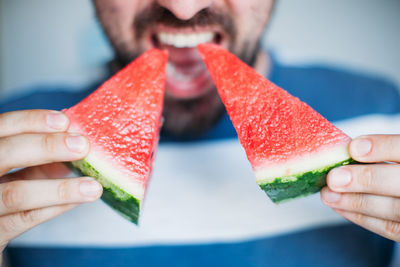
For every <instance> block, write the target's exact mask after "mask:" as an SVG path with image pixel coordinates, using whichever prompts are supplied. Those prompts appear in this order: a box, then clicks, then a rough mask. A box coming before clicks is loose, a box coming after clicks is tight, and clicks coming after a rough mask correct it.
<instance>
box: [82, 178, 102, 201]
mask: <svg viewBox="0 0 400 267" xmlns="http://www.w3.org/2000/svg"><path fill="white" fill-rule="evenodd" d="M79 191H80V192H81V194H82V195H84V196H86V197H97V196H98V195H99V194H100V192H101V185H100V184H99V183H98V182H96V181H95V180H94V179H92V178H88V179H87V180H85V181H83V182H81V183H80V185H79Z"/></svg>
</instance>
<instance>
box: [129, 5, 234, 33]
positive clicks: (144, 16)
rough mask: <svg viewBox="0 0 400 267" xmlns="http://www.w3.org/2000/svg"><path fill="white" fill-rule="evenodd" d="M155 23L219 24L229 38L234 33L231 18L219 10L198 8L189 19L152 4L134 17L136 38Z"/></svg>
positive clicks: (178, 24) (184, 24)
mask: <svg viewBox="0 0 400 267" xmlns="http://www.w3.org/2000/svg"><path fill="white" fill-rule="evenodd" d="M157 24H162V25H165V26H170V27H174V28H188V27H191V28H195V27H204V26H214V25H219V26H221V27H222V29H223V30H224V31H225V32H226V33H227V34H228V36H229V37H230V38H234V36H235V33H236V30H235V27H234V23H233V19H232V18H231V17H230V16H229V15H227V14H224V13H222V12H220V11H217V10H214V9H211V8H205V9H202V10H200V11H199V12H198V13H196V14H195V15H194V16H193V17H192V18H191V19H189V20H180V19H178V18H177V17H176V16H175V15H174V14H173V13H172V12H171V11H169V10H168V9H166V8H164V7H162V6H160V5H158V4H153V5H151V6H149V7H147V8H146V9H145V10H143V11H142V12H140V14H138V16H137V17H136V18H135V20H134V27H135V30H136V38H137V39H140V38H141V37H142V36H143V34H144V33H145V32H146V30H147V29H148V28H150V27H152V26H154V25H157Z"/></svg>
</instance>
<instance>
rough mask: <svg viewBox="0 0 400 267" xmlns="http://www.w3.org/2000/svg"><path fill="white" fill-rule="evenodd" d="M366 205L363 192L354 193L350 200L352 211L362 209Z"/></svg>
mask: <svg viewBox="0 0 400 267" xmlns="http://www.w3.org/2000/svg"><path fill="white" fill-rule="evenodd" d="M367 206H368V203H367V199H366V198H365V196H364V195H363V194H354V196H353V197H352V201H351V209H352V210H354V211H362V210H363V209H364V208H365V207H367Z"/></svg>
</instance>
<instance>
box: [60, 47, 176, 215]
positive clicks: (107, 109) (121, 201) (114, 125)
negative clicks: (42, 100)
mask: <svg viewBox="0 0 400 267" xmlns="http://www.w3.org/2000/svg"><path fill="white" fill-rule="evenodd" d="M167 57H168V56H167V53H166V52H163V51H161V50H157V49H152V50H149V51H147V52H146V53H144V54H143V55H141V56H140V57H138V58H137V59H136V60H135V61H134V62H132V63H130V64H129V65H127V66H126V67H125V68H124V69H122V70H121V71H120V72H118V73H117V74H115V75H114V76H113V77H111V78H110V79H109V80H108V81H106V82H105V83H104V84H103V85H101V86H100V87H99V88H98V89H97V90H96V91H95V92H94V93H92V94H91V95H90V96H88V97H87V98H85V99H84V100H83V101H82V102H80V103H78V104H77V105H75V106H73V107H71V108H69V109H68V110H65V111H64V112H65V114H67V116H68V117H69V119H70V121H71V126H70V129H69V131H70V132H75V133H80V134H83V135H85V136H87V138H88V139H89V141H90V146H91V149H90V152H89V154H88V156H87V157H86V158H85V159H83V160H80V161H77V162H73V163H72V164H73V165H74V167H76V168H78V169H79V170H80V171H81V172H82V173H83V174H85V175H89V176H92V177H94V178H96V179H98V180H99V182H100V183H101V184H102V185H103V188H104V190H103V192H104V193H103V196H102V199H103V200H104V201H105V202H106V203H107V204H109V205H110V206H111V207H113V208H114V209H116V210H117V211H118V212H119V213H121V214H122V215H123V216H124V217H126V218H128V219H129V220H131V221H132V222H134V223H137V222H138V216H139V210H140V204H141V202H142V200H143V198H144V194H145V190H146V187H147V183H148V182H149V178H150V173H151V169H152V162H153V154H154V151H155V150H156V147H157V143H158V136H159V130H160V127H161V125H160V122H161V113H162V107H163V97H164V87H165V68H166V63H167Z"/></svg>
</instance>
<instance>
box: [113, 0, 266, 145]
mask: <svg viewBox="0 0 400 267" xmlns="http://www.w3.org/2000/svg"><path fill="white" fill-rule="evenodd" d="M154 25H165V26H171V27H175V28H188V27H193V28H195V27H196V26H199V27H202V26H213V25H219V26H221V27H222V29H223V30H224V31H225V33H226V34H227V37H228V39H229V50H230V51H231V52H233V53H234V54H235V55H236V56H237V57H239V58H240V59H241V60H242V61H244V62H245V63H247V64H248V65H250V66H254V64H255V61H256V58H257V55H258V52H259V50H260V45H259V43H260V40H259V39H258V40H257V41H256V42H255V43H254V42H248V41H244V42H243V44H241V45H240V47H242V49H241V50H240V51H235V49H234V47H235V45H236V38H235V37H236V29H235V26H234V23H233V19H232V17H231V16H230V15H229V14H226V13H223V12H220V11H216V10H212V9H211V8H207V9H203V10H201V11H200V12H198V13H197V14H196V15H195V16H194V17H193V18H191V19H190V20H186V21H182V20H179V19H177V18H176V17H175V16H174V15H173V14H172V13H171V12H170V11H169V10H168V9H166V8H164V7H161V6H159V5H158V4H153V5H151V6H149V7H148V8H147V9H145V10H144V11H142V12H141V13H140V14H138V16H137V17H136V18H135V21H134V23H133V27H134V30H135V37H136V40H140V38H142V36H143V35H144V33H145V32H146V31H147V29H149V28H151V27H152V26H154ZM114 49H115V52H116V57H115V59H114V61H113V63H112V66H114V70H118V69H120V68H122V67H124V66H125V65H127V64H128V63H129V62H131V61H132V60H134V59H135V58H136V57H138V56H139V55H140V54H141V53H143V52H144V49H140V48H138V50H140V51H126V50H125V51H124V50H123V49H118V47H114ZM212 87H213V88H212V89H210V90H207V92H206V93H205V94H203V95H201V96H199V97H196V98H191V99H180V98H176V97H173V96H171V95H169V94H166V95H165V98H164V109H163V118H164V123H163V126H162V133H163V135H167V136H173V137H178V138H195V137H198V136H201V135H203V134H204V133H206V132H207V131H209V130H210V129H211V128H212V127H213V126H215V125H216V124H217V123H218V122H219V121H220V119H221V118H222V117H223V115H224V114H225V108H224V105H223V103H222V101H221V99H220V97H219V95H218V92H217V90H216V88H215V86H214V85H212Z"/></svg>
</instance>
